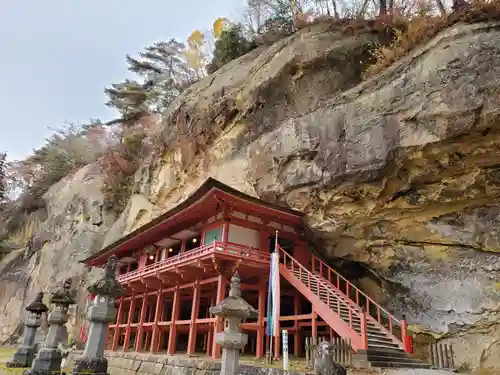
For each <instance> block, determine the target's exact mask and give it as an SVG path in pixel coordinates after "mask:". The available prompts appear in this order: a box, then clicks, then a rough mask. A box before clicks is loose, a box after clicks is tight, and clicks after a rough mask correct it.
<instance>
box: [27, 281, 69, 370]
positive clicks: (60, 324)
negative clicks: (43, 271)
mask: <svg viewBox="0 0 500 375" xmlns="http://www.w3.org/2000/svg"><path fill="white" fill-rule="evenodd" d="M75 294H76V293H75V291H74V290H71V278H68V279H66V280H65V281H64V283H63V285H62V287H61V288H59V289H56V290H55V291H54V292H53V293H52V294H51V296H50V303H51V304H53V305H54V309H53V310H52V311H51V313H50V314H49V317H48V319H47V320H48V322H49V324H50V327H49V332H48V334H47V339H46V340H45V347H44V348H42V349H40V351H39V352H38V354H37V355H36V358H35V360H34V361H33V366H32V367H31V370H29V371H26V374H30V375H45V374H46V375H49V374H54V373H58V372H61V361H62V353H61V351H60V350H59V349H58V347H57V346H58V344H59V343H60V341H61V337H62V336H64V333H65V330H66V327H65V326H64V325H65V324H66V323H67V321H68V319H69V315H68V309H69V306H70V305H74V304H75V303H76V301H75Z"/></svg>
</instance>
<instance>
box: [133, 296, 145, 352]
mask: <svg viewBox="0 0 500 375" xmlns="http://www.w3.org/2000/svg"><path fill="white" fill-rule="evenodd" d="M142 296H143V297H142V305H141V313H140V315H139V324H138V328H137V335H136V338H135V340H136V341H135V351H136V352H140V351H141V349H142V335H143V333H144V320H145V319H146V307H147V302H148V295H147V294H146V292H144V293H143V295H142Z"/></svg>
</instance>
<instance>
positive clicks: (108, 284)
mask: <svg viewBox="0 0 500 375" xmlns="http://www.w3.org/2000/svg"><path fill="white" fill-rule="evenodd" d="M116 263H117V259H116V256H114V255H113V256H111V257H110V258H109V259H108V264H107V266H106V273H105V274H104V277H103V278H102V279H101V280H99V281H97V282H96V283H95V284H93V285H91V286H90V287H89V288H88V289H87V291H88V292H89V293H91V294H93V295H95V298H94V302H93V304H92V305H91V306H90V307H89V309H88V311H87V318H88V320H89V322H90V324H89V333H88V339H87V343H86V344H85V349H84V351H83V355H82V356H81V357H80V358H77V359H76V360H75V363H74V366H73V370H72V371H71V372H70V374H72V375H83V374H85V375H106V374H107V373H108V360H107V359H106V358H105V357H104V347H105V345H106V338H107V337H106V336H107V334H108V326H109V323H113V322H114V321H115V319H116V315H117V309H116V307H115V299H116V297H120V296H123V295H124V294H125V290H124V289H123V286H122V285H121V284H120V283H119V282H118V281H116V278H115V275H116Z"/></svg>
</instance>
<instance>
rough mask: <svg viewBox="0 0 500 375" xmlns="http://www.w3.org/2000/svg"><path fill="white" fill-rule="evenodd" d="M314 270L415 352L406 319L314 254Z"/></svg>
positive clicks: (407, 350)
mask: <svg viewBox="0 0 500 375" xmlns="http://www.w3.org/2000/svg"><path fill="white" fill-rule="evenodd" d="M312 270H313V272H314V273H316V274H318V275H320V276H321V277H322V278H324V279H326V280H328V282H329V283H330V284H331V285H332V286H333V287H335V288H336V289H338V290H339V292H340V293H342V294H343V295H344V296H345V297H347V298H348V299H350V300H351V301H353V302H354V303H355V304H356V305H357V306H359V307H361V308H363V309H364V310H365V311H366V312H367V315H368V319H371V320H374V321H376V322H377V323H379V324H380V325H381V326H382V327H383V328H384V329H385V330H386V331H387V332H388V333H390V334H391V335H392V336H394V337H395V338H396V339H397V340H398V341H400V342H402V343H403V345H404V349H405V351H406V352H408V353H411V352H413V342H412V337H411V336H409V335H408V331H407V323H406V320H405V319H402V320H399V319H397V318H396V317H395V316H394V315H392V314H391V313H390V312H388V311H387V310H386V309H384V308H383V307H382V306H380V305H379V304H378V303H377V302H375V301H374V300H373V299H372V298H370V297H369V296H368V295H367V294H366V293H364V292H363V291H361V290H360V289H359V288H358V287H356V286H355V285H354V284H353V283H351V282H350V281H349V280H347V279H346V278H345V277H343V276H342V275H341V274H339V273H338V272H337V271H335V270H334V269H333V268H331V267H330V266H328V265H327V264H326V263H325V262H323V261H322V260H321V259H318V258H317V257H315V256H314V255H313V257H312Z"/></svg>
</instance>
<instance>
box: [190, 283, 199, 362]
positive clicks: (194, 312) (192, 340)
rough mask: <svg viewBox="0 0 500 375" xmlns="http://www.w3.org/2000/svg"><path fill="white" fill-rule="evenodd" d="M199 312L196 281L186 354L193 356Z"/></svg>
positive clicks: (197, 284)
mask: <svg viewBox="0 0 500 375" xmlns="http://www.w3.org/2000/svg"><path fill="white" fill-rule="evenodd" d="M199 310H200V280H199V279H196V281H195V283H194V288H193V304H192V308H191V327H189V338H188V347H187V354H188V355H189V354H193V353H194V352H195V350H196V334H197V328H198V324H197V323H196V319H198V312H199Z"/></svg>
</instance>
